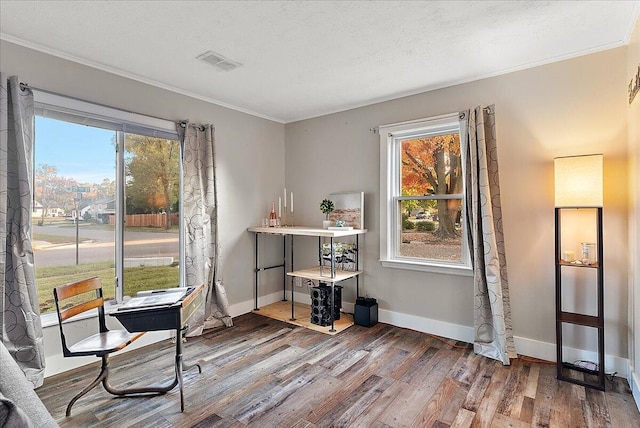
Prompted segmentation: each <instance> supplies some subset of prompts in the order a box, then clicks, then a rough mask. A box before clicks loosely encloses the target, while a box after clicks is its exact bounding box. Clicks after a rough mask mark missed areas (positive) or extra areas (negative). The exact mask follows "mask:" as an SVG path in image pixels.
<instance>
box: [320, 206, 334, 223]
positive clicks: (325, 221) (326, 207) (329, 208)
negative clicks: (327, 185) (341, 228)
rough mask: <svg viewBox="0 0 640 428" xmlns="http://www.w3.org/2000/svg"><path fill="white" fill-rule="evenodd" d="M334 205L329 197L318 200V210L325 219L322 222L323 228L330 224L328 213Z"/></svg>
mask: <svg viewBox="0 0 640 428" xmlns="http://www.w3.org/2000/svg"><path fill="white" fill-rule="evenodd" d="M334 209H335V206H334V205H333V201H332V200H331V199H323V200H322V202H320V211H322V213H323V214H324V218H325V220H324V221H323V222H322V227H323V229H327V228H328V227H329V226H331V221H329V214H331V213H332V212H333V210H334Z"/></svg>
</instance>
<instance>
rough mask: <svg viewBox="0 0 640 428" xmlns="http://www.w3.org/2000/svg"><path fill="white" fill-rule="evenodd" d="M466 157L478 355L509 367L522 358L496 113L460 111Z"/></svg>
mask: <svg viewBox="0 0 640 428" xmlns="http://www.w3.org/2000/svg"><path fill="white" fill-rule="evenodd" d="M460 140H461V146H462V147H463V150H465V157H466V167H467V168H466V183H465V192H466V201H465V209H466V222H467V232H468V240H469V250H470V252H471V260H472V264H473V283H474V320H475V322H474V327H475V340H474V351H475V352H476V353H477V354H480V355H484V356H486V357H489V358H493V359H496V360H499V361H501V362H502V363H503V364H505V365H509V364H510V361H509V359H510V358H517V354H516V350H515V345H514V343H513V332H512V327H511V304H510V302H509V282H508V280H507V259H506V256H505V248H504V236H503V231H502V209H501V203H500V183H499V180H498V149H497V145H496V123H495V109H494V106H493V105H491V106H489V107H487V108H484V109H483V108H481V107H476V108H475V109H474V110H468V111H465V112H461V113H460Z"/></svg>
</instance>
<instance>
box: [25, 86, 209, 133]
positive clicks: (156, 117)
mask: <svg viewBox="0 0 640 428" xmlns="http://www.w3.org/2000/svg"><path fill="white" fill-rule="evenodd" d="M19 86H20V89H22V90H23V91H24V90H25V89H31V90H32V91H37V92H43V93H45V94H51V95H56V96H58V97H64V98H68V99H71V100H75V101H80V102H83V103H89V104H93V105H97V106H100V107H105V108H110V109H114V110H120V111H122V112H125V113H129V114H137V115H141V116H147V117H150V118H153V119H159V120H165V121H167V122H173V123H176V122H179V123H181V124H182V123H186V121H184V120H172V119H166V118H164V117H158V116H152V115H150V114H146V113H137V112H134V111H130V110H124V109H122V108H118V107H112V106H109V105H106V104H101V103H97V102H95V101H88V100H84V99H82V98H77V97H72V96H69V95H65V94H61V93H59V92H53V91H49V90H47V89H42V88H37V87H35V86H31V85H29V84H28V83H24V82H20V83H19ZM194 126H195V125H194ZM201 126H202V125H201ZM183 127H184V126H183Z"/></svg>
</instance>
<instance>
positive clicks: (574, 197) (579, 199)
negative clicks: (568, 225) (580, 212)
mask: <svg viewBox="0 0 640 428" xmlns="http://www.w3.org/2000/svg"><path fill="white" fill-rule="evenodd" d="M554 167H555V196H556V197H555V205H556V207H601V206H602V155H586V156H570V157H562V158H555V159H554Z"/></svg>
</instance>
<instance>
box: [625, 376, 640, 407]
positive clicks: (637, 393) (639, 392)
mask: <svg viewBox="0 0 640 428" xmlns="http://www.w3.org/2000/svg"><path fill="white" fill-rule="evenodd" d="M627 382H629V387H630V388H631V395H633V399H634V400H635V402H636V406H637V407H638V410H640V378H638V373H637V372H636V371H635V370H634V369H633V367H629V376H627Z"/></svg>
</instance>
